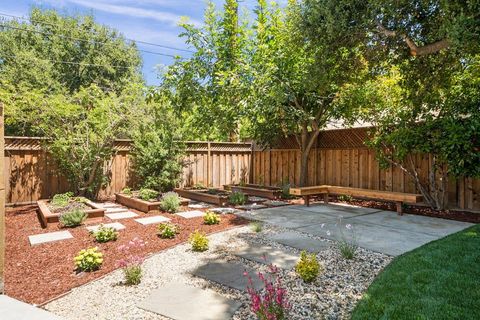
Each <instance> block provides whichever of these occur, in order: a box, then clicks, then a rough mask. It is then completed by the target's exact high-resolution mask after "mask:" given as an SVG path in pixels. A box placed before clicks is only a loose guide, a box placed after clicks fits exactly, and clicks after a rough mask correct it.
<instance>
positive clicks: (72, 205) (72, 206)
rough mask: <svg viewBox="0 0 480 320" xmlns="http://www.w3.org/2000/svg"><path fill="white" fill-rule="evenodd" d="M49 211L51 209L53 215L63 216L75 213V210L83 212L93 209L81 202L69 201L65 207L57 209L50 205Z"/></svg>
mask: <svg viewBox="0 0 480 320" xmlns="http://www.w3.org/2000/svg"><path fill="white" fill-rule="evenodd" d="M48 209H50V211H51V212H52V213H60V214H62V213H66V212H70V211H73V210H75V209H79V210H82V211H83V210H89V209H92V208H90V207H89V206H87V205H86V204H85V203H82V202H80V201H69V202H68V204H67V205H66V206H64V207H55V206H52V205H51V204H48Z"/></svg>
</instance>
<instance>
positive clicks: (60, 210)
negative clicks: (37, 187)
mask: <svg viewBox="0 0 480 320" xmlns="http://www.w3.org/2000/svg"><path fill="white" fill-rule="evenodd" d="M56 196H63V198H64V199H63V200H62V201H59V203H55V197H54V199H53V200H38V201H37V205H38V209H39V213H40V220H41V221H42V224H43V226H44V227H46V226H47V225H48V224H50V223H58V222H59V219H60V217H61V216H62V215H63V214H67V213H69V212H73V211H76V210H77V211H81V212H84V213H85V214H86V218H87V219H95V218H96V219H101V218H102V217H103V216H104V215H105V209H104V208H102V207H100V206H98V205H97V204H96V203H94V202H92V201H90V200H88V199H86V198H83V197H71V196H69V195H68V194H61V195H56Z"/></svg>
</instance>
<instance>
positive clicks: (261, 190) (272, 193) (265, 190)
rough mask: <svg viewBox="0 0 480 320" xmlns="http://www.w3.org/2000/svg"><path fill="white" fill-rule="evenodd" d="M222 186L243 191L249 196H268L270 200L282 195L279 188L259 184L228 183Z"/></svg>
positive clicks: (235, 190)
mask: <svg viewBox="0 0 480 320" xmlns="http://www.w3.org/2000/svg"><path fill="white" fill-rule="evenodd" d="M224 188H225V189H226V190H231V191H234V192H243V193H245V194H247V195H250V196H257V197H262V198H268V199H271V200H275V199H278V198H280V196H281V195H282V189H281V188H278V187H269V186H261V185H259V184H244V185H239V184H229V185H225V186H224Z"/></svg>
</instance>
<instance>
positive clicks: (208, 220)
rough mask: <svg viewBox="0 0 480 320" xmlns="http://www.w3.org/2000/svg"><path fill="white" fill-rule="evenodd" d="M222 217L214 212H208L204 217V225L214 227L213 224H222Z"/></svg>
mask: <svg viewBox="0 0 480 320" xmlns="http://www.w3.org/2000/svg"><path fill="white" fill-rule="evenodd" d="M220 221H221V220H220V216H219V215H218V214H216V213H215V212H212V211H207V212H206V213H205V215H204V216H203V223H204V224H208V225H212V224H219V223H220Z"/></svg>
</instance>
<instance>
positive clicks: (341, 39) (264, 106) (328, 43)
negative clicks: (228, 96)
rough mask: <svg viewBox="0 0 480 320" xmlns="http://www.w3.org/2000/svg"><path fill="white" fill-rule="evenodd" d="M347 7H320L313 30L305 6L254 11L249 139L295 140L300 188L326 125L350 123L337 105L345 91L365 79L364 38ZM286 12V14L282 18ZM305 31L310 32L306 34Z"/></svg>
mask: <svg viewBox="0 0 480 320" xmlns="http://www.w3.org/2000/svg"><path fill="white" fill-rule="evenodd" d="M351 3H352V2H351V1H333V0H332V1H318V2H317V6H315V8H314V10H315V17H317V18H318V20H315V25H313V24H312V22H311V21H310V20H311V17H310V15H309V10H311V7H310V6H309V3H308V1H307V3H298V2H297V1H289V3H288V5H287V7H286V9H285V10H280V9H278V8H276V7H275V6H274V7H269V6H267V5H266V1H262V0H261V1H259V2H258V7H257V9H256V14H257V19H256V25H255V30H256V32H255V36H254V45H253V46H252V47H253V48H254V49H253V52H252V64H251V68H252V70H253V72H252V76H251V78H252V80H251V82H250V83H251V85H250V90H251V92H252V94H251V95H250V97H251V98H250V100H249V109H250V117H251V123H252V134H253V136H254V137H255V138H256V140H258V141H260V142H263V143H264V144H265V145H269V144H272V143H274V142H275V140H276V139H277V138H278V136H279V135H285V136H288V135H291V134H293V135H294V136H295V138H296V140H297V142H298V145H299V147H300V150H301V163H300V167H301V171H300V186H304V185H306V183H307V176H308V172H307V168H308V166H307V164H308V155H309V153H310V151H311V149H312V147H313V146H314V144H315V142H316V139H317V137H318V135H319V134H320V132H321V130H323V129H324V128H325V127H326V125H327V123H328V121H330V120H332V119H342V118H345V119H346V118H348V115H349V114H350V113H351V110H350V109H349V108H345V107H344V106H342V105H339V104H337V103H336V97H337V95H338V94H339V92H340V91H341V90H342V88H343V87H345V86H347V85H348V84H349V83H351V82H357V81H359V80H360V79H362V77H363V76H364V75H366V70H367V65H366V62H365V60H364V58H363V56H362V50H361V49H362V43H363V42H362V41H361V40H362V39H363V38H364V37H365V34H362V33H361V32H357V33H353V32H352V30H356V29H354V28H356V27H357V26H356V25H352V24H351V22H352V21H355V20H356V19H357V17H356V15H357V12H356V11H355V10H354V9H355V8H354V7H352V5H351ZM283 12H285V13H283ZM305 30H308V32H305Z"/></svg>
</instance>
